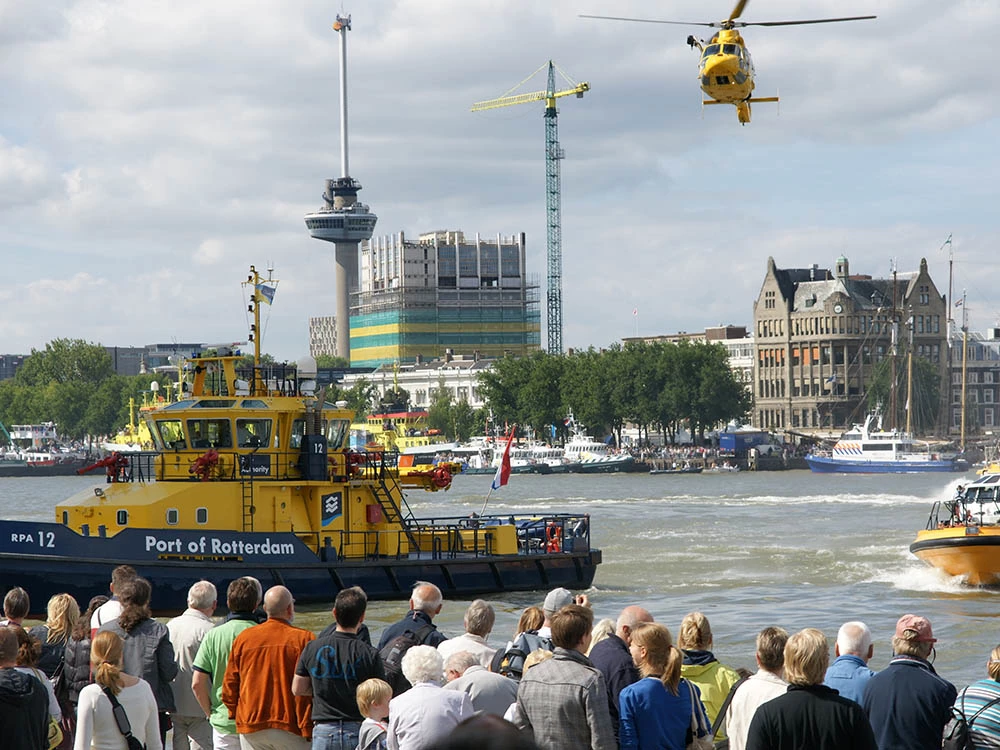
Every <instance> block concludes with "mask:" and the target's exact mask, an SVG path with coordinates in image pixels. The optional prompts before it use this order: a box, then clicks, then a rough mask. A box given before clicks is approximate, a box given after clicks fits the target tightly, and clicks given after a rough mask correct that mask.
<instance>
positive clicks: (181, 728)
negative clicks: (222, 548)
mask: <svg viewBox="0 0 1000 750" xmlns="http://www.w3.org/2000/svg"><path fill="white" fill-rule="evenodd" d="M216 599H217V594H216V590H215V585H214V584H212V583H211V582H210V581H198V582H197V583H195V584H194V585H193V586H191V588H190V589H188V595H187V609H186V610H184V613H183V614H181V615H180V616H178V617H175V618H174V619H172V620H170V621H169V622H168V623H167V632H168V633H169V634H170V643H171V644H172V645H173V647H174V659H175V661H176V662H177V677H175V678H174V681H173V682H171V683H170V689H171V690H173V692H174V709H175V710H174V711H172V712H171V713H170V721H171V723H172V724H173V727H174V744H173V748H174V750H189V748H192V747H193V748H194V750H211V749H212V725H211V724H209V723H208V717H207V716H206V715H205V711H204V709H202V707H201V706H200V705H199V703H198V699H197V697H196V696H195V694H194V693H193V692H192V690H191V678H192V677H193V675H194V658H195V656H197V655H198V648H199V647H200V646H201V642H202V641H203V640H205V636H206V635H207V634H208V631H209V630H211V629H212V627H213V626H214V625H215V623H213V622H212V615H213V614H214V613H215V605H216V604H217V603H218V602H217V601H216Z"/></svg>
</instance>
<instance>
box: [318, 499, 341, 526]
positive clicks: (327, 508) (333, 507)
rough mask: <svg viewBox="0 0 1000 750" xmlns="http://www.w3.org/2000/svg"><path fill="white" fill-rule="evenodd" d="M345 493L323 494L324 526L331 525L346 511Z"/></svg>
mask: <svg viewBox="0 0 1000 750" xmlns="http://www.w3.org/2000/svg"><path fill="white" fill-rule="evenodd" d="M343 497H344V496H343V493H341V492H331V493H330V494H329V495H323V526H329V525H330V524H331V523H333V522H334V521H335V520H336V519H338V518H340V516H341V514H342V513H343V512H344V502H343Z"/></svg>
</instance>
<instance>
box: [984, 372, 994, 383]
mask: <svg viewBox="0 0 1000 750" xmlns="http://www.w3.org/2000/svg"><path fill="white" fill-rule="evenodd" d="M983 382H984V383H992V382H993V373H992V372H989V371H986V372H984V373H983Z"/></svg>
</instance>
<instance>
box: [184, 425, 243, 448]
mask: <svg viewBox="0 0 1000 750" xmlns="http://www.w3.org/2000/svg"><path fill="white" fill-rule="evenodd" d="M187 428H188V436H189V437H190V439H191V447H192V448H232V447H233V434H232V429H231V427H230V426H229V420H228V419H189V420H188V421H187Z"/></svg>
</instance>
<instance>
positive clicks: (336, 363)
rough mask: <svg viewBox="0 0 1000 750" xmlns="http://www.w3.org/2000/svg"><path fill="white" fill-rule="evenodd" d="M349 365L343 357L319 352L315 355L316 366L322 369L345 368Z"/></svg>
mask: <svg viewBox="0 0 1000 750" xmlns="http://www.w3.org/2000/svg"><path fill="white" fill-rule="evenodd" d="M350 366H351V362H350V360H348V359H346V358H345V357H335V356H334V355H332V354H320V355H319V356H318V357H316V367H318V368H320V369H323V370H346V369H347V368H349V367H350Z"/></svg>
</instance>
